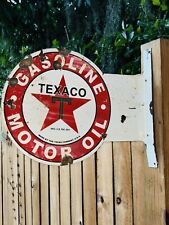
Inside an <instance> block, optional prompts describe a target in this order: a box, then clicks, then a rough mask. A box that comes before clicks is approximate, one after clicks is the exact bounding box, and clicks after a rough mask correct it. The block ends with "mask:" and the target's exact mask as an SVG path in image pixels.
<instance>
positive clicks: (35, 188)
mask: <svg viewBox="0 0 169 225" xmlns="http://www.w3.org/2000/svg"><path fill="white" fill-rule="evenodd" d="M31 183H32V214H33V225H40V199H39V197H40V193H39V163H37V162H36V161H34V160H32V182H31Z"/></svg>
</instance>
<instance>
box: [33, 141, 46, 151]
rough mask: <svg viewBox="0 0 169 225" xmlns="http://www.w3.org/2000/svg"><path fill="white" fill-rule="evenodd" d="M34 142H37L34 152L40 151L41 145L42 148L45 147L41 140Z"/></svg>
mask: <svg viewBox="0 0 169 225" xmlns="http://www.w3.org/2000/svg"><path fill="white" fill-rule="evenodd" d="M33 142H34V143H35V146H34V148H33V150H32V152H33V153H36V152H37V151H38V149H39V147H42V148H43V147H44V144H42V143H41V142H39V141H37V140H34V141H33Z"/></svg>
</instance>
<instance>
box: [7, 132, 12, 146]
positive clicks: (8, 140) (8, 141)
mask: <svg viewBox="0 0 169 225" xmlns="http://www.w3.org/2000/svg"><path fill="white" fill-rule="evenodd" d="M6 143H7V145H8V146H12V141H11V139H10V138H9V136H8V133H7V134H6Z"/></svg>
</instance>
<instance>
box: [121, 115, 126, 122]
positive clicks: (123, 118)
mask: <svg viewBox="0 0 169 225" xmlns="http://www.w3.org/2000/svg"><path fill="white" fill-rule="evenodd" d="M125 120H126V116H125V115H122V116H121V123H124V122H125Z"/></svg>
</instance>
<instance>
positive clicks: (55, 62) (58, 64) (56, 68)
mask: <svg viewBox="0 0 169 225" xmlns="http://www.w3.org/2000/svg"><path fill="white" fill-rule="evenodd" d="M53 67H54V69H55V70H60V69H62V65H61V63H60V62H59V61H54V62H53Z"/></svg>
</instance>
